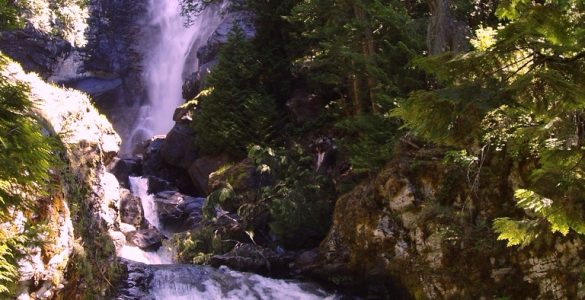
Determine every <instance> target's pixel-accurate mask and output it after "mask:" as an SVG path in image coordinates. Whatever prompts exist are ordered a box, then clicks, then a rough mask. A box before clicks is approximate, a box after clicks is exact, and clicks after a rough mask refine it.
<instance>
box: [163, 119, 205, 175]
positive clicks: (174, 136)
mask: <svg viewBox="0 0 585 300" xmlns="http://www.w3.org/2000/svg"><path fill="white" fill-rule="evenodd" d="M160 155H161V157H162V159H163V160H164V161H165V162H166V163H167V164H169V165H171V166H174V167H178V168H181V169H184V170H187V169H188V168H189V167H190V166H191V164H192V163H193V162H194V161H195V159H197V149H196V147H195V132H194V131H193V129H191V127H190V126H188V125H181V124H176V125H175V126H174V127H173V128H172V129H171V131H170V132H169V133H168V134H167V136H166V138H165V140H164V142H163V144H162V146H161V148H160Z"/></svg>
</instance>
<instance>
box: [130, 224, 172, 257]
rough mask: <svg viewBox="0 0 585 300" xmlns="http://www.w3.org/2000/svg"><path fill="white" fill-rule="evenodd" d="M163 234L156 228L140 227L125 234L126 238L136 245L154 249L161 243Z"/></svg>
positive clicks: (145, 248)
mask: <svg viewBox="0 0 585 300" xmlns="http://www.w3.org/2000/svg"><path fill="white" fill-rule="evenodd" d="M162 239H163V235H162V234H161V233H160V232H159V231H158V230H157V229H156V228H149V229H140V230H137V231H133V232H129V233H127V234H126V240H127V241H128V242H129V243H132V244H134V245H136V247H138V248H140V249H143V250H147V251H156V250H157V249H158V248H159V247H160V246H161V245H162Z"/></svg>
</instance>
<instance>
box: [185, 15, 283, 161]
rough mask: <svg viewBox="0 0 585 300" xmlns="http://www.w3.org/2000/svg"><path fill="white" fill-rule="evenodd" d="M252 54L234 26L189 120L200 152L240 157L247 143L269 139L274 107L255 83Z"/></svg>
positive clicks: (257, 70)
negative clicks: (192, 116) (205, 90)
mask: <svg viewBox="0 0 585 300" xmlns="http://www.w3.org/2000/svg"><path fill="white" fill-rule="evenodd" d="M256 55H257V53H256V50H255V48H254V47H253V45H252V44H251V42H249V41H247V40H246V39H245V37H244V34H243V32H242V31H241V29H240V28H239V27H237V26H236V27H234V28H233V30H232V32H231V33H230V35H229V40H228V43H227V44H226V45H225V46H224V47H223V48H222V50H221V51H220V54H219V62H218V64H217V66H216V67H215V68H214V70H213V73H211V75H209V78H208V88H209V91H210V92H209V93H204V94H203V95H202V96H201V99H199V102H200V103H201V104H200V105H199V107H198V108H197V111H196V116H195V118H194V121H193V126H194V129H195V132H197V141H196V143H197V145H198V147H199V149H200V150H201V151H202V152H203V153H227V154H229V155H231V156H232V157H235V158H240V157H243V156H245V150H246V147H247V146H248V145H249V144H252V143H261V144H265V143H267V142H268V141H269V140H270V138H271V136H272V133H273V131H274V128H273V124H274V123H275V122H274V120H275V119H276V108H275V103H274V100H273V98H272V97H271V96H269V95H268V94H266V93H265V92H264V91H263V89H262V86H261V84H259V76H260V73H261V68H260V65H259V62H258V60H257V59H256Z"/></svg>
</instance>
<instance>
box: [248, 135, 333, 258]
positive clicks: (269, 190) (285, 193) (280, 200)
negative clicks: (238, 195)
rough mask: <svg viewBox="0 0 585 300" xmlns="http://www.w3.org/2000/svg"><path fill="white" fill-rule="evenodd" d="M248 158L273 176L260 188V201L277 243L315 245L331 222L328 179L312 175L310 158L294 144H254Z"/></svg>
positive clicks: (300, 246)
mask: <svg viewBox="0 0 585 300" xmlns="http://www.w3.org/2000/svg"><path fill="white" fill-rule="evenodd" d="M249 157H250V158H252V159H253V160H254V162H255V164H256V165H257V166H258V171H260V172H262V173H267V174H270V175H271V176H272V177H273V179H274V183H273V184H272V185H270V186H266V187H263V188H262V191H261V200H260V202H261V203H267V207H268V210H269V212H270V223H269V226H270V230H271V232H272V233H273V234H274V235H275V236H276V239H277V242H278V243H280V244H281V245H284V246H285V247H287V248H308V247H313V246H315V245H316V244H317V243H318V242H319V241H320V240H321V239H322V238H323V237H324V236H325V234H326V233H327V231H328V230H329V226H330V224H331V210H332V200H333V199H334V197H335V193H334V191H333V190H332V189H331V186H330V182H329V181H328V179H327V178H325V177H322V176H319V175H317V174H315V172H314V171H313V166H312V164H313V159H312V158H311V157H310V156H307V155H305V153H304V152H303V151H302V149H301V148H300V147H298V146H297V147H293V148H292V149H289V150H280V151H274V150H273V149H271V148H262V147H260V146H254V147H252V148H250V151H249Z"/></svg>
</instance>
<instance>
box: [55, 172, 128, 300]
mask: <svg viewBox="0 0 585 300" xmlns="http://www.w3.org/2000/svg"><path fill="white" fill-rule="evenodd" d="M62 173H63V178H64V183H65V186H66V187H67V192H66V196H67V199H68V200H69V204H70V210H71V218H72V221H73V227H74V233H75V238H76V240H75V245H74V247H73V249H74V251H73V255H72V257H71V259H70V262H69V264H68V268H67V272H66V278H65V279H66V280H67V282H68V283H69V284H68V285H67V286H66V288H65V289H64V290H63V291H61V292H60V293H59V295H57V297H56V298H57V299H103V298H104V297H106V296H107V295H111V294H112V293H113V291H114V284H113V283H116V282H118V281H119V279H120V278H121V276H122V273H123V268H122V267H121V265H119V264H118V262H117V260H116V253H115V246H114V244H113V242H112V240H111V239H110V237H109V235H108V232H107V229H106V228H105V226H103V225H102V224H99V223H98V224H96V223H95V222H94V221H93V220H94V216H92V213H91V211H92V210H91V207H90V205H91V204H90V203H89V202H90V201H91V199H92V197H91V188H90V186H89V184H88V181H87V180H89V179H90V178H91V177H92V176H86V177H85V178H84V179H85V180H81V179H79V177H80V176H76V175H75V174H74V173H73V172H72V171H71V169H70V168H69V167H65V168H64V169H63V170H62Z"/></svg>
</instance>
